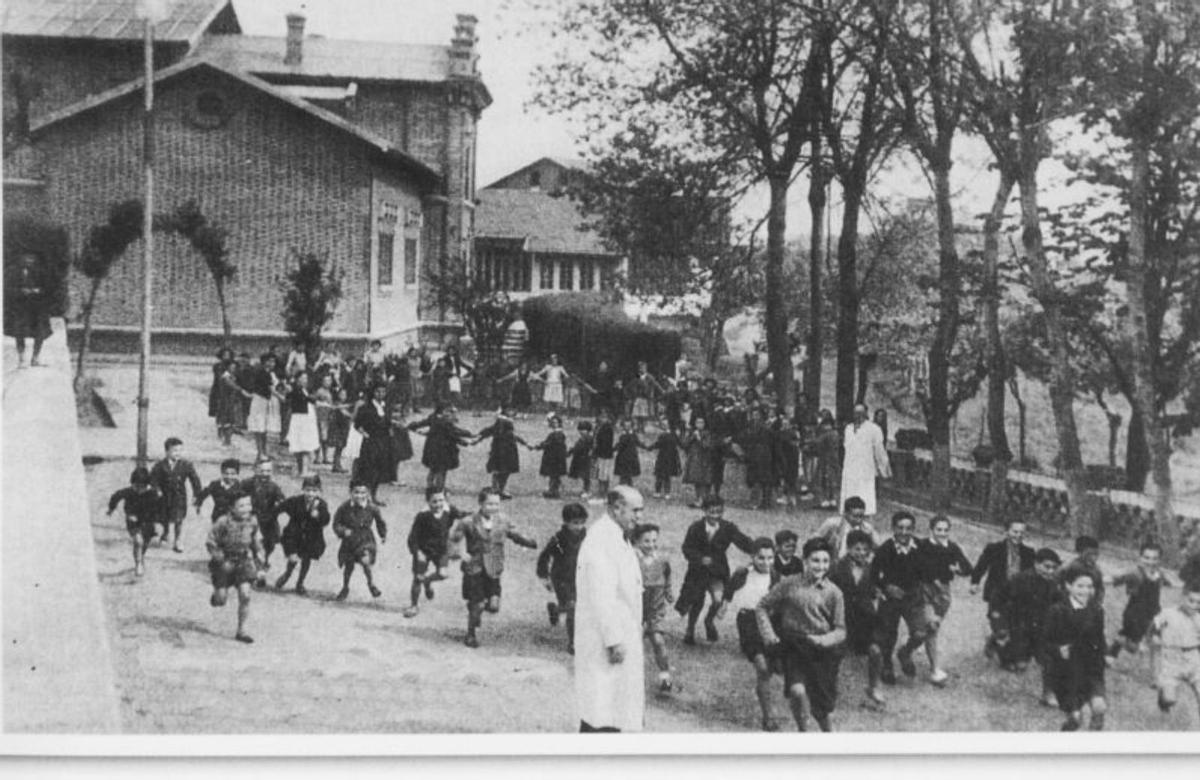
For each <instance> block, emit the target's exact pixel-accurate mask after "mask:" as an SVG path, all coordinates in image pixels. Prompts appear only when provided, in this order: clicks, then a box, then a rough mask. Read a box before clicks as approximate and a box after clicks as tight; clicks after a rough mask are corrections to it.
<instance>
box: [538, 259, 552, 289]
mask: <svg viewBox="0 0 1200 780" xmlns="http://www.w3.org/2000/svg"><path fill="white" fill-rule="evenodd" d="M538 283H539V284H540V285H541V288H542V289H543V290H553V289H554V261H553V260H542V261H541V263H540V265H539V266H538Z"/></svg>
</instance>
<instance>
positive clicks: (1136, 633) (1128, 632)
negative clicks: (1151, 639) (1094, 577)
mask: <svg viewBox="0 0 1200 780" xmlns="http://www.w3.org/2000/svg"><path fill="white" fill-rule="evenodd" d="M1161 561H1162V547H1161V546H1160V545H1159V544H1158V542H1153V541H1148V542H1144V543H1143V544H1142V547H1141V550H1140V551H1139V560H1138V565H1137V567H1136V568H1135V569H1133V571H1129V572H1126V573H1125V574H1122V575H1120V576H1119V577H1116V578H1114V579H1113V585H1115V586H1118V587H1120V586H1122V585H1123V586H1125V592H1126V593H1127V594H1128V596H1129V600H1128V601H1126V602H1125V611H1124V612H1123V613H1122V614H1121V632H1120V634H1118V636H1119V637H1120V638H1119V639H1118V640H1117V641H1115V642H1113V643H1112V644H1111V645H1109V647H1108V654H1109V655H1111V656H1112V657H1113V658H1116V657H1117V655H1119V654H1120V652H1121V649H1122V648H1124V649H1125V650H1126V652H1130V653H1136V652H1137V649H1138V646H1139V645H1141V643H1142V639H1143V638H1144V637H1145V636H1146V632H1147V631H1149V630H1150V625H1151V624H1152V623H1153V622H1154V616H1155V615H1157V614H1158V612H1159V610H1160V609H1161V608H1162V604H1161V597H1162V589H1163V586H1164V585H1167V586H1169V585H1170V583H1168V582H1167V580H1166V577H1165V576H1164V575H1163V572H1162V569H1161V568H1160V563H1161Z"/></svg>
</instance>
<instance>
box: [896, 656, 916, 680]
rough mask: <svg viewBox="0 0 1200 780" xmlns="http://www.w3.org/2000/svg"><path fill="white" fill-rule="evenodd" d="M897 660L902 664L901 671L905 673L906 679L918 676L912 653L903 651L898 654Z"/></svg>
mask: <svg viewBox="0 0 1200 780" xmlns="http://www.w3.org/2000/svg"><path fill="white" fill-rule="evenodd" d="M896 660H898V661H899V662H900V671H902V672H904V676H905V677H916V676H917V665H916V664H914V663H913V659H912V653H911V652H907V651H905V650H901V651H900V652H899V653H896Z"/></svg>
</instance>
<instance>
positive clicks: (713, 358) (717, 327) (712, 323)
mask: <svg viewBox="0 0 1200 780" xmlns="http://www.w3.org/2000/svg"><path fill="white" fill-rule="evenodd" d="M724 330H725V317H724V316H722V315H719V314H717V308H716V307H715V306H711V305H710V306H709V307H708V308H706V309H705V310H704V311H703V313H701V315H700V332H701V333H702V334H703V344H702V346H703V348H704V364H705V365H706V366H707V367H708V371H709V373H712V372H714V371H716V370H717V361H719V360H720V359H721V339H722V338H724Z"/></svg>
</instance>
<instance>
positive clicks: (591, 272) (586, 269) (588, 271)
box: [579, 260, 596, 290]
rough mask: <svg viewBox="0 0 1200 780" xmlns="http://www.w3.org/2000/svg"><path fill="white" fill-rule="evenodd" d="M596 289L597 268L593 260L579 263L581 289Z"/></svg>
mask: <svg viewBox="0 0 1200 780" xmlns="http://www.w3.org/2000/svg"><path fill="white" fill-rule="evenodd" d="M595 287H596V266H595V265H594V264H593V263H592V261H591V260H580V261H579V289H581V290H592V289H595Z"/></svg>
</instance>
